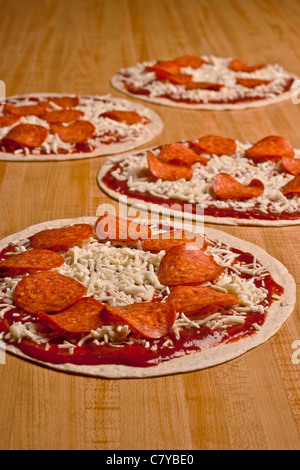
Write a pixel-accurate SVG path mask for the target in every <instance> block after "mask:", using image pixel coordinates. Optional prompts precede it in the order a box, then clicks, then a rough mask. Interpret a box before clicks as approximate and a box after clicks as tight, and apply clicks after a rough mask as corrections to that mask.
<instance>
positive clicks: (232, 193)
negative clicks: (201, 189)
mask: <svg viewBox="0 0 300 470" xmlns="http://www.w3.org/2000/svg"><path fill="white" fill-rule="evenodd" d="M264 189H265V188H264V185H263V183H262V182H261V181H260V180H258V179H253V180H252V181H251V182H250V184H249V185H248V186H244V185H243V184H241V183H239V182H238V181H236V180H235V179H234V178H233V177H232V176H230V175H228V174H227V173H219V174H218V175H216V176H215V177H214V179H213V191H214V193H215V195H216V196H217V197H218V198H220V199H237V200H239V201H245V200H246V199H251V198H253V197H259V196H261V195H262V193H263V192H264Z"/></svg>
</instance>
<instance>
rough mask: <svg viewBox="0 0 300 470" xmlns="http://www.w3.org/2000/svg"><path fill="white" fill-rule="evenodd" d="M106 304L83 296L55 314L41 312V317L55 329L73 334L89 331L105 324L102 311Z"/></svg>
mask: <svg viewBox="0 0 300 470" xmlns="http://www.w3.org/2000/svg"><path fill="white" fill-rule="evenodd" d="M103 307H104V305H103V304H102V303H101V302H99V300H97V299H94V298H92V297H82V298H81V299H80V300H78V302H76V303H75V304H73V305H72V306H71V307H69V308H67V309H66V310H63V311H62V312H58V313H55V314H52V315H51V314H50V315H48V314H47V313H44V312H39V313H38V316H39V318H40V319H41V320H42V321H43V322H45V323H46V325H47V326H48V327H50V328H52V329H53V330H58V331H65V332H67V333H71V334H82V333H89V332H90V331H92V330H96V329H97V328H99V327H100V326H102V325H103V321H102V320H101V316H100V314H101V311H102V309H103Z"/></svg>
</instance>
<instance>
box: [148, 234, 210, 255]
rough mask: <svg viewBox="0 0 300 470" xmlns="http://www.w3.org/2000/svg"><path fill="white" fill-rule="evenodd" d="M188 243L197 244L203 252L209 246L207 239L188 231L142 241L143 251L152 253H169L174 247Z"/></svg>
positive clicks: (155, 236)
mask: <svg viewBox="0 0 300 470" xmlns="http://www.w3.org/2000/svg"><path fill="white" fill-rule="evenodd" d="M186 243H193V244H194V243H196V244H197V246H198V247H199V249H202V250H205V249H206V248H207V245H208V243H207V242H206V240H205V238H204V237H202V236H201V235H200V234H195V233H193V232H188V231H187V230H184V231H182V230H174V231H171V232H164V233H158V234H157V235H151V238H147V239H146V240H143V241H142V249H143V250H145V251H151V252H152V253H158V252H160V251H162V250H164V251H168V250H170V249H171V248H172V247H173V246H177V245H185V244H186Z"/></svg>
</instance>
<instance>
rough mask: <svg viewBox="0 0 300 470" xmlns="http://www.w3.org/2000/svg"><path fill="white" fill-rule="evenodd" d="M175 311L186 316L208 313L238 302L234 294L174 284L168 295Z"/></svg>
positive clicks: (208, 288)
mask: <svg viewBox="0 0 300 470" xmlns="http://www.w3.org/2000/svg"><path fill="white" fill-rule="evenodd" d="M168 302H172V304H173V305H174V307H175V310H176V312H180V313H181V312H182V313H184V314H185V315H186V316H188V317H189V316H193V315H208V314H212V313H214V312H217V311H218V310H219V309H223V308H230V307H233V306H234V305H237V304H238V299H237V297H236V296H234V295H231V294H227V293H224V292H219V291H217V290H216V289H213V288H211V287H205V286H176V287H174V289H172V291H171V293H170V294H169V296H168Z"/></svg>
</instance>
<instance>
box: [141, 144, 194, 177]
mask: <svg viewBox="0 0 300 470" xmlns="http://www.w3.org/2000/svg"><path fill="white" fill-rule="evenodd" d="M147 160H148V167H149V170H150V173H151V174H152V175H153V176H154V177H155V178H158V179H162V180H163V181H177V180H180V179H185V180H187V181H188V180H190V179H191V178H192V177H193V169H192V167H191V166H188V165H171V164H170V163H164V162H161V161H160V160H159V159H158V158H156V156H155V155H154V154H153V153H152V152H149V151H148V152H147Z"/></svg>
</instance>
